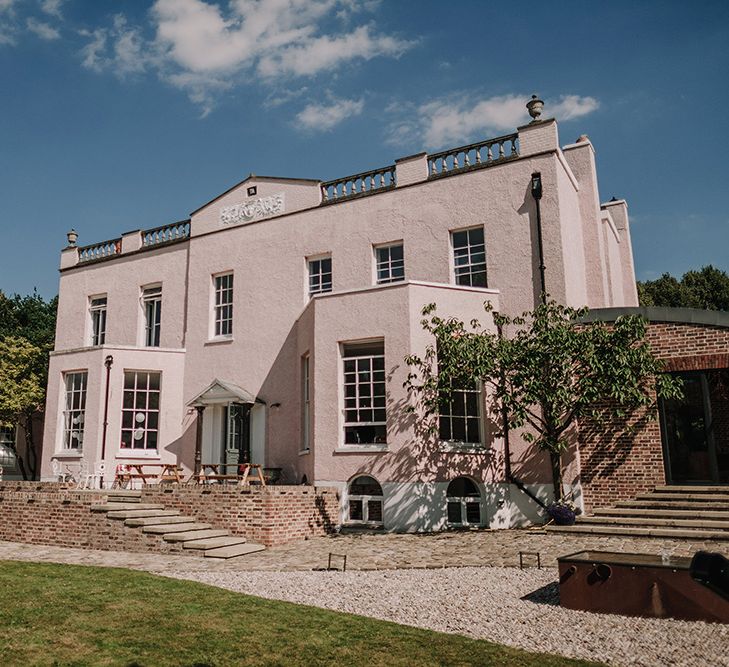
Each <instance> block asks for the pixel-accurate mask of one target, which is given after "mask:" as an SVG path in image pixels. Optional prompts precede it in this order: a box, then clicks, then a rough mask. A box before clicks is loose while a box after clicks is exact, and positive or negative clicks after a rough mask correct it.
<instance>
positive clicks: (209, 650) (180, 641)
mask: <svg viewBox="0 0 729 667" xmlns="http://www.w3.org/2000/svg"><path fill="white" fill-rule="evenodd" d="M330 664H333V665H346V666H347V667H352V666H354V665H364V666H366V667H376V666H378V665H387V666H388V667H389V666H391V665H392V666H394V665H418V666H419V667H420V666H422V665H520V666H522V665H535V666H536V665H539V666H540V667H547V666H549V665H587V664H588V663H585V662H580V661H570V660H566V659H564V658H558V657H556V656H550V655H543V654H536V653H526V652H524V651H518V650H515V649H511V648H506V647H504V646H499V645H498V644H492V643H490V642H485V641H476V640H472V639H467V638H465V637H460V636H457V635H447V634H441V633H437V632H429V631H427V630H419V629H416V628H410V627H406V626H402V625H397V624H395V623H387V622H384V621H377V620H372V619H368V618H363V617H360V616H352V615H349V614H338V613H335V612H331V611H326V610H323V609H317V608H314V607H304V606H300V605H294V604H290V603H287V602H276V601H271V600H263V599H259V598H255V597H250V596H247V595H240V594H237V593H232V592H230V591H225V590H221V589H218V588H214V587H211V586H206V585H203V584H198V583H194V582H190V581H177V580H173V579H166V578H164V577H157V576H154V575H151V574H146V573H143V572H135V571H130V570H120V569H107V568H98V567H82V566H77V565H54V564H45V563H44V564H41V563H19V562H8V561H4V562H0V665H3V666H4V667H10V666H11V665H23V666H24V667H25V666H26V665H124V666H131V665H135V666H145V667H158V666H160V667H161V666H163V665H198V666H199V667H202V666H203V665H217V666H222V665H306V666H307V667H308V666H310V665H330Z"/></svg>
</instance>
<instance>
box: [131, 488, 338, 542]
mask: <svg viewBox="0 0 729 667" xmlns="http://www.w3.org/2000/svg"><path fill="white" fill-rule="evenodd" d="M142 502H145V503H160V504H163V505H164V506H165V507H167V508H169V509H179V510H180V511H181V512H182V513H183V514H187V515H189V516H194V517H195V518H196V519H198V520H199V521H203V522H205V523H211V524H213V525H214V526H215V527H216V528H225V529H227V530H229V531H230V532H231V533H233V534H234V535H242V536H244V537H246V538H248V539H249V540H251V541H252V542H258V543H260V544H265V545H266V546H275V545H279V544H286V543H287V542H296V541H298V540H305V539H307V538H309V537H315V536H318V535H326V534H328V533H332V532H334V531H335V530H336V527H337V526H338V524H339V495H338V493H337V491H336V489H322V488H316V489H315V488H314V487H311V486H269V487H266V488H265V489H261V488H260V487H239V486H235V485H232V484H231V485H220V486H217V485H209V486H180V487H178V486H171V485H165V486H164V487H159V486H148V487H145V488H144V490H143V491H142Z"/></svg>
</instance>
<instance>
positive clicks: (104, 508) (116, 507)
mask: <svg viewBox="0 0 729 667" xmlns="http://www.w3.org/2000/svg"><path fill="white" fill-rule="evenodd" d="M164 508H165V506H164V505H155V504H153V503H126V502H125V503H120V502H114V503H103V504H99V505H92V506H91V511H92V512H113V511H121V510H163V509H164Z"/></svg>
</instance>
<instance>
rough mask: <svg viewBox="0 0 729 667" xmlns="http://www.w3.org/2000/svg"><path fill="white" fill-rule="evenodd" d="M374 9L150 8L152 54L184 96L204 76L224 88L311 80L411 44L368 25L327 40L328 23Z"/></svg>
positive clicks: (185, 1)
mask: <svg viewBox="0 0 729 667" xmlns="http://www.w3.org/2000/svg"><path fill="white" fill-rule="evenodd" d="M375 7H376V4H374V5H371V4H370V5H369V6H364V5H353V3H352V2H351V0H231V1H230V2H229V3H228V6H227V10H228V11H227V12H225V13H224V12H223V11H222V10H221V8H220V7H219V6H218V5H216V4H211V3H209V2H204V1H203V0H157V1H156V2H155V4H154V6H153V7H152V17H153V21H154V23H155V26H156V37H155V44H154V46H155V48H156V50H157V51H158V52H159V54H160V55H161V57H162V58H164V60H165V62H166V64H167V67H168V68H169V69H171V70H172V73H170V72H168V73H167V74H166V75H165V78H166V79H167V80H168V81H170V82H171V83H173V85H178V86H179V87H182V88H184V89H186V90H188V92H190V91H191V90H192V88H190V86H189V84H188V83H187V82H188V81H194V82H195V84H194V90H195V93H194V94H195V95H196V96H199V95H200V94H201V93H202V88H203V87H204V79H202V78H201V77H197V76H194V75H199V74H209V75H211V76H212V77H213V81H214V83H213V84H212V85H211V90H210V91H209V95H208V96H207V97H209V98H212V97H213V96H214V93H215V90H216V89H219V87H220V82H221V81H226V82H229V83H230V84H231V85H233V83H234V82H235V81H236V77H240V76H242V75H244V74H249V75H250V74H257V75H259V76H263V77H264V79H266V80H267V81H268V82H269V83H271V82H273V80H274V79H278V78H281V77H310V76H315V75H316V74H319V73H321V72H323V71H327V72H331V71H333V70H335V69H336V68H338V67H339V66H341V65H343V64H345V63H349V62H352V61H355V60H369V59H371V58H374V57H377V56H389V57H397V56H399V55H400V54H402V53H403V52H405V51H406V50H407V49H408V48H410V47H411V46H412V44H413V43H412V42H408V41H405V40H401V39H399V38H397V37H394V36H392V35H385V34H380V33H378V32H376V31H375V30H374V28H372V27H371V26H370V25H360V26H358V27H353V28H352V29H349V28H347V29H340V30H336V29H335V27H333V28H332V30H330V31H329V32H327V31H326V30H325V28H324V26H325V25H327V20H328V19H329V18H330V17H332V16H334V17H336V16H337V14H338V13H340V14H341V15H342V16H345V17H346V19H347V22H349V21H350V19H352V17H353V16H354V14H355V13H358V12H361V11H366V10H368V9H369V10H371V9H374V8H375ZM340 18H341V17H340Z"/></svg>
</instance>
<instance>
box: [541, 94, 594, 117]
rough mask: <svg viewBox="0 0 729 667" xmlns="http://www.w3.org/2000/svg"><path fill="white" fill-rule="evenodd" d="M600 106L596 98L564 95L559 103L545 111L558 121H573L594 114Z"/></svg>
mask: <svg viewBox="0 0 729 667" xmlns="http://www.w3.org/2000/svg"><path fill="white" fill-rule="evenodd" d="M599 106H600V103H599V102H598V101H597V100H596V99H595V98H594V97H580V96H579V95H563V96H562V97H561V98H560V100H559V102H557V103H556V104H552V105H550V107H549V108H548V109H547V108H546V107H545V111H546V112H547V115H548V116H550V117H554V118H556V119H557V120H571V119H572V118H579V117H580V116H586V115H587V114H588V113H592V112H593V111H595V110H596V109H597V108H598V107H599Z"/></svg>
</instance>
